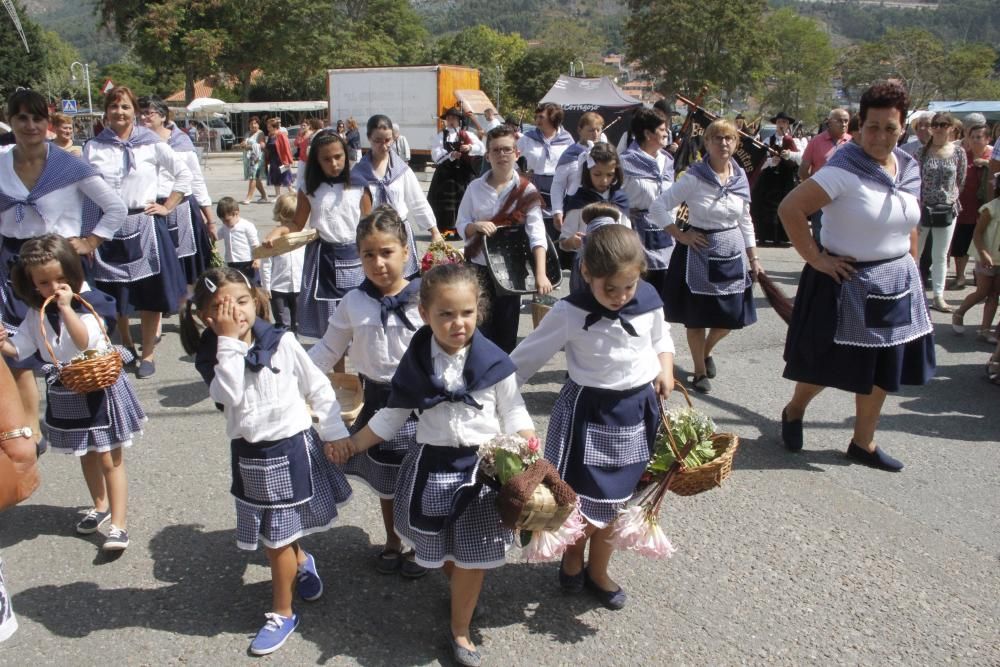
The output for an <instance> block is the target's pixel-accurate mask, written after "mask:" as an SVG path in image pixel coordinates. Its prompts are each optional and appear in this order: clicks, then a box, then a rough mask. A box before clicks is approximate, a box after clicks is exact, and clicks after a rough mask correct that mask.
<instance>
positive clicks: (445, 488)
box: [327, 264, 535, 665]
mask: <svg viewBox="0 0 1000 667" xmlns="http://www.w3.org/2000/svg"><path fill="white" fill-rule="evenodd" d="M483 296H484V295H483V292H482V290H481V288H480V283H479V279H478V276H477V274H476V272H475V270H474V269H472V268H471V267H468V266H467V265H463V264H444V265H441V266H436V267H434V268H433V269H431V270H430V271H429V272H427V273H426V274H424V276H423V277H422V279H421V284H420V305H419V312H420V316H421V318H423V320H424V322H426V323H427V325H428V326H424V327H421V328H420V329H418V330H417V332H416V333H414V334H413V338H412V339H411V340H410V345H409V347H408V348H407V350H406V352H405V354H403V357H402V359H401V360H400V362H399V368H398V369H397V370H396V373H395V375H394V376H393V378H392V389H391V393H390V395H389V400H388V403H387V407H386V408H384V409H382V410H380V411H379V412H378V413H377V414H376V415H375V416H374V417H372V418H371V420H370V421H369V422H368V425H367V426H365V427H364V428H363V429H361V430H360V431H358V432H357V433H354V434H353V435H352V436H351V439H350V441H349V444H346V445H345V443H333V444H331V445H329V446H328V447H327V456H328V457H330V460H331V461H333V462H334V463H338V464H343V463H344V462H345V461H346V460H347V459H348V458H350V457H351V456H353V455H356V454H358V453H360V452H363V451H365V450H367V449H369V448H371V447H373V446H374V445H375V444H376V443H378V442H380V441H386V440H391V439H392V438H393V436H394V435H395V434H396V432H397V431H399V430H400V429H401V428H403V426H404V424H405V423H406V421H407V420H408V419H409V418H410V415H411V414H414V413H415V414H417V430H416V443H417V444H415V445H413V446H412V447H410V449H409V451H408V452H407V454H406V457H405V458H404V459H403V464H402V467H401V468H400V470H399V477H398V481H397V485H396V497H395V502H394V525H395V530H396V533H397V534H398V535H399V537H400V539H401V540H402V541H403V543H404V544H406V545H407V546H410V547H412V548H413V550H414V551H415V552H416V562H417V563H418V564H419V565H422V566H424V567H428V568H438V567H443V568H444V570H445V574H447V575H448V577H449V578H450V579H451V624H450V631H449V635H448V638H449V641H450V644H451V647H452V651H453V653H454V658H455V661H456V662H457V663H458V664H460V665H479V664H480V662H481V660H482V657H481V656H480V654H479V652H478V651H477V650H476V647H475V646H474V645H473V644H472V641H471V638H470V630H469V625H470V623H471V621H472V614H473V611H474V610H475V608H476V602H477V601H478V599H479V592H480V590H481V589H482V585H483V578H484V575H485V572H486V570H488V569H492V568H496V567H500V566H501V565H503V564H504V561H505V557H506V553H507V550H508V549H509V548H510V546H511V544H513V541H514V533H513V531H512V530H510V529H508V528H504V527H503V525H502V524H501V520H500V513H499V510H498V509H497V505H496V498H497V492H496V491H495V490H493V489H492V488H491V487H489V486H487V485H484V484H483V482H482V481H481V480H480V478H479V475H478V472H479V467H480V452H479V449H480V446H481V445H484V444H486V443H488V442H490V441H491V439H492V438H494V437H495V436H497V435H499V434H501V433H506V434H515V433H516V434H518V435H520V436H521V437H523V438H529V439H530V438H533V437H534V436H535V431H534V425H533V424H532V422H531V417H530V415H529V414H528V410H527V408H525V406H524V400H523V399H522V398H521V395H520V393H519V392H518V390H517V382H516V379H515V377H514V371H515V368H514V364H512V363H511V360H510V357H508V356H507V355H506V354H505V353H504V352H503V350H501V349H500V348H499V347H497V346H496V345H495V344H493V343H492V342H491V341H490V340H489V339H488V338H486V336H484V335H483V334H482V332H479V331H477V330H476V324H477V321H478V319H479V317H480V315H481V313H482V309H481V308H480V303H481V302H482V300H483Z"/></svg>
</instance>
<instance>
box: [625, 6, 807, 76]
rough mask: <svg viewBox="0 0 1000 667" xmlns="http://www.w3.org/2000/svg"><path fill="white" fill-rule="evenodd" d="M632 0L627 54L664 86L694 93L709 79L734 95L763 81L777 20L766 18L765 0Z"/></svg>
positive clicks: (627, 25) (628, 25)
mask: <svg viewBox="0 0 1000 667" xmlns="http://www.w3.org/2000/svg"><path fill="white" fill-rule="evenodd" d="M628 4H629V9H630V13H629V17H628V20H627V22H626V24H625V41H626V44H627V52H628V57H629V59H630V60H638V61H639V62H640V63H641V64H642V67H643V69H645V70H646V71H647V72H649V74H650V75H652V76H653V77H654V78H655V79H657V80H659V81H660V85H659V90H660V92H662V93H664V94H667V95H669V94H672V93H683V94H688V95H691V94H694V93H696V92H697V91H698V90H699V89H701V87H702V86H706V85H707V86H709V87H710V88H714V89H718V90H721V91H724V92H725V93H726V94H728V95H733V94H734V93H735V92H736V91H738V90H740V89H746V88H750V87H752V86H754V85H755V84H756V83H757V82H759V81H760V79H761V77H762V74H763V69H764V67H765V60H766V57H767V54H768V53H770V52H771V50H772V47H771V44H772V37H771V33H772V31H773V26H772V25H771V24H765V22H764V10H765V9H766V7H767V0H744V2H731V1H730V0H698V1H697V2H689V0H629V3H628ZM795 55H796V57H798V55H799V54H795Z"/></svg>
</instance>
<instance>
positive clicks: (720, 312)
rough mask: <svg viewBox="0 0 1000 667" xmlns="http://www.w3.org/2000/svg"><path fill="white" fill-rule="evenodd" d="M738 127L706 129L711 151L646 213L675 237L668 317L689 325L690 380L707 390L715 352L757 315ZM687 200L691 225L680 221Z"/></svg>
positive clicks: (756, 263) (718, 124)
mask: <svg viewBox="0 0 1000 667" xmlns="http://www.w3.org/2000/svg"><path fill="white" fill-rule="evenodd" d="M738 136H739V133H738V132H737V131H736V128H735V127H734V126H733V125H732V123H730V122H729V121H727V120H717V121H715V122H714V123H712V124H711V125H709V126H708V128H707V129H706V130H705V137H704V138H705V145H706V146H707V147H708V156H707V157H706V158H705V159H704V160H702V161H701V162H697V163H695V164H694V165H692V166H691V168H690V169H688V170H687V171H686V172H685V173H684V175H683V176H681V177H680V178H679V179H678V180H677V182H676V183H675V184H674V185H673V186H671V187H670V189H669V190H667V191H666V192H664V193H663V194H662V195H661V196H660V197H659V198H657V200H656V201H655V202H653V205H652V206H650V208H649V217H650V218H651V219H652V220H653V222H654V223H655V224H657V225H659V226H660V227H663V228H665V229H666V230H667V232H668V233H669V234H670V235H671V236H673V237H674V239H675V240H677V241H678V242H679V243H680V244H681V246H680V247H679V248H678V249H677V250H676V251H674V253H673V256H672V258H671V260H670V266H669V267H667V275H666V278H665V279H664V287H663V294H662V296H663V303H664V308H665V309H666V312H667V321H668V322H678V323H680V324H683V325H684V327H685V328H686V329H687V340H688V346H689V347H690V348H691V356H692V358H693V361H694V377H693V379H692V385H693V386H694V388H695V389H696V390H698V391H700V392H702V393H708V392H709V391H711V389H712V385H711V383H710V382H709V378H713V377H715V362H714V360H713V359H712V350H713V349H715V346H716V345H717V344H718V343H719V341H721V340H722V339H723V338H725V337H726V336H727V335H729V332H730V331H732V330H733V329H742V328H743V327H745V326H747V325H750V324H753V323H754V322H756V321H757V310H756V309H755V308H754V304H753V291H752V290H753V281H754V279H755V278H756V277H757V274H759V273H760V272H761V271H762V269H761V265H760V259H759V258H758V256H757V241H756V239H755V237H754V232H753V223H752V222H751V220H750V184H749V182H748V181H747V175H746V173H745V172H744V171H743V169H742V168H740V166H739V165H738V164H737V163H736V160H734V159H733V157H732V156H733V153H734V151H735V150H736V146H737V145H738V144H737V141H738ZM681 202H687V205H688V221H689V223H690V227H689V228H688V229H687V230H686V231H681V229H680V228H679V227H678V226H677V224H676V217H675V216H676V209H677V207H678V206H679V205H680V204H681Z"/></svg>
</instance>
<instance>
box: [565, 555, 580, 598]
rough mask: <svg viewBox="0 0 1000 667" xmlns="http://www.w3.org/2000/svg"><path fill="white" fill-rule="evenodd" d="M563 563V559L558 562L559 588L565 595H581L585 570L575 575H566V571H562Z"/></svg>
mask: <svg viewBox="0 0 1000 667" xmlns="http://www.w3.org/2000/svg"><path fill="white" fill-rule="evenodd" d="M564 561H565V558H564V559H563V560H561V561H559V586H560V587H561V588H562V589H563V590H564V591H565V592H567V593H581V592H582V591H583V580H584V576H583V573H584V571H585V570H580V571H579V572H577V573H576V574H566V570H564V569H563V562H564Z"/></svg>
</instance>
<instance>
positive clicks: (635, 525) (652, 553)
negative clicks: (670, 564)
mask: <svg viewBox="0 0 1000 667" xmlns="http://www.w3.org/2000/svg"><path fill="white" fill-rule="evenodd" d="M608 541H609V542H611V544H612V545H613V546H614V547H615V548H616V549H629V550H632V551H638V552H639V553H640V554H642V555H643V556H647V557H649V558H670V556H672V555H673V553H674V552H675V551H676V549H675V548H674V546H673V545H672V544H670V540H668V539H667V535H666V533H664V532H663V529H662V528H660V524H659V522H658V521H657V519H656V513H655V512H653V511H652V508H651V507H647V506H646V504H645V503H643V504H641V505H633V506H632V507H626V508H625V509H622V510H619V512H618V518H617V519H616V520H615V523H614V528H613V530H612V532H611V537H610V538H609V540H608Z"/></svg>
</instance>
